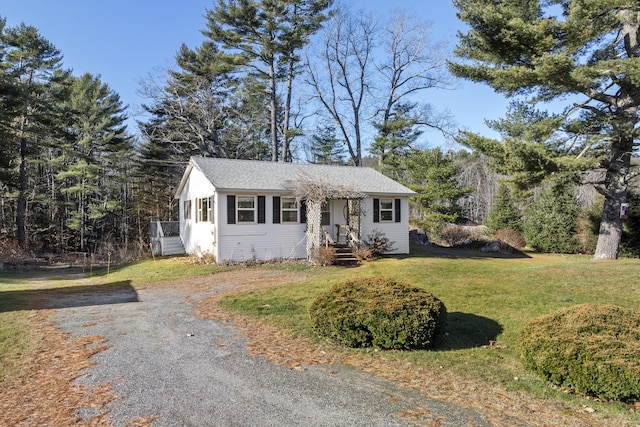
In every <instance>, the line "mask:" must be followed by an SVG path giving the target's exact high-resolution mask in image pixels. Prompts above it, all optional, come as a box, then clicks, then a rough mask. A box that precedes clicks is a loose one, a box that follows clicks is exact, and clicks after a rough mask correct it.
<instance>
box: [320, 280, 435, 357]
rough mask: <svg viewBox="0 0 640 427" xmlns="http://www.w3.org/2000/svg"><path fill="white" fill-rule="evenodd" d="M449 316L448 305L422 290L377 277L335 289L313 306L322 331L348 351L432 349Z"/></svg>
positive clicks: (321, 333) (354, 281)
mask: <svg viewBox="0 0 640 427" xmlns="http://www.w3.org/2000/svg"><path fill="white" fill-rule="evenodd" d="M446 315H447V311H446V308H445V306H444V304H443V303H442V302H441V301H440V300H438V299H437V298H436V297H434V296H433V295H432V294H430V293H428V292H426V291H424V290H423V289H420V288H416V287H413V286H409V285H406V284H403V283H399V282H396V281H395V280H393V279H388V278H377V277H369V278H363V279H355V280H352V281H347V282H344V283H340V284H337V285H334V286H333V287H332V288H331V289H330V290H329V291H328V292H326V293H324V294H322V295H319V296H318V297H317V298H316V299H315V300H314V301H313V303H312V304H311V307H310V316H311V323H312V324H313V326H314V328H315V330H316V331H317V333H318V334H320V335H321V336H325V337H328V338H330V339H332V340H334V341H336V342H338V343H339V344H342V345H346V346H348V347H376V348H382V349H406V350H409V349H420V348H429V347H432V346H433V343H434V340H435V339H436V337H437V336H438V335H440V333H441V332H442V330H443V328H444V326H445V323H446Z"/></svg>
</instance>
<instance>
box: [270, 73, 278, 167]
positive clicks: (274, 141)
mask: <svg viewBox="0 0 640 427" xmlns="http://www.w3.org/2000/svg"><path fill="white" fill-rule="evenodd" d="M269 108H270V110H271V112H270V113H271V116H270V120H271V161H272V162H277V161H278V148H279V147H278V110H277V108H278V94H277V93H276V71H275V65H274V64H273V61H272V62H271V63H270V64H269Z"/></svg>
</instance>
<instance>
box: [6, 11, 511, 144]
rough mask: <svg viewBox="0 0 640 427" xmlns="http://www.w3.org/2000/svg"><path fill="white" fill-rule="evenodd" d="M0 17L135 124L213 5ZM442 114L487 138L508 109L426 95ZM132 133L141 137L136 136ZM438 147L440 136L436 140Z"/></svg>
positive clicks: (480, 90)
mask: <svg viewBox="0 0 640 427" xmlns="http://www.w3.org/2000/svg"><path fill="white" fill-rule="evenodd" d="M4 3H8V4H3V5H2V7H1V8H0V15H1V16H2V17H4V18H6V19H7V24H8V25H9V26H15V25H18V24H20V23H21V22H24V23H25V24H27V25H32V26H34V27H36V28H37V29H38V30H39V31H40V33H41V35H42V36H43V37H45V38H46V39H47V40H49V41H50V42H51V43H53V44H54V45H55V46H56V47H57V48H58V49H59V50H60V51H61V53H62V54H63V56H64V59H63V65H64V67H66V68H72V69H73V70H74V74H76V75H81V74H83V73H85V72H89V73H91V74H96V75H98V74H99V75H100V76H101V78H102V80H103V81H104V82H105V83H107V84H108V85H109V86H110V87H111V88H112V89H114V90H115V91H116V92H118V93H119V94H120V96H121V98H122V100H123V102H124V103H125V104H127V105H129V107H130V111H129V115H130V116H131V117H132V118H135V117H136V114H138V112H139V110H140V108H139V106H140V104H141V103H143V102H145V101H144V100H143V99H141V98H140V97H139V96H138V94H137V91H138V89H139V87H140V81H141V80H143V79H145V78H146V77H147V76H148V75H149V73H151V72H152V71H153V70H154V68H156V67H163V66H166V65H169V64H171V63H172V62H173V57H174V55H175V53H176V51H177V50H178V48H179V47H180V45H181V44H182V43H185V44H187V45H188V46H189V47H195V46H197V45H199V44H200V42H201V41H202V39H203V38H202V35H201V34H200V30H201V29H203V28H204V26H205V20H204V14H205V11H206V9H207V8H209V7H211V6H212V4H213V1H212V0H183V1H176V0H173V1H168V0H157V1H144V0H129V1H124V0H110V1H98V0H19V1H14V0H4ZM350 3H351V4H352V7H353V8H354V9H364V10H371V11H376V12H378V13H380V14H383V15H384V14H387V13H388V12H390V10H391V8H392V7H393V8H402V9H407V10H409V11H412V12H415V14H416V16H419V17H421V18H423V19H425V20H428V21H430V22H431V23H432V25H433V27H434V29H435V36H436V37H437V38H438V39H439V40H449V42H450V44H451V48H453V47H454V44H455V42H456V37H455V35H456V31H457V30H458V29H460V28H462V24H461V23H460V22H459V21H458V20H457V18H456V16H455V9H454V8H453V6H452V5H451V4H450V2H449V1H446V0H444V1H439V0H422V1H417V0H413V1H411V0H396V1H394V2H393V3H392V6H391V5H390V2H389V1H388V0H352V1H351V2H350ZM425 97H427V100H428V101H429V102H430V103H431V104H432V105H433V106H434V107H436V108H437V109H439V110H449V111H450V112H451V113H452V114H453V116H454V117H455V119H456V120H457V122H458V124H459V125H460V127H461V128H465V129H469V130H473V131H476V132H479V133H482V134H489V133H490V131H489V130H488V129H487V127H486V126H485V125H484V119H486V118H489V119H496V118H499V117H501V116H502V115H503V114H504V112H505V108H506V106H507V103H508V102H507V101H506V100H505V99H504V98H503V97H502V96H501V95H497V94H495V93H493V91H492V90H491V89H490V88H488V87H487V86H485V85H480V84H473V83H470V82H463V81H460V82H458V88H457V89H456V90H449V91H442V92H435V91H433V92H429V93H425ZM131 131H132V132H133V131H134V129H131ZM429 137H430V138H433V139H434V143H435V144H438V141H437V139H438V136H436V135H433V136H429Z"/></svg>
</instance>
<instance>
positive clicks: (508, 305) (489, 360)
mask: <svg viewBox="0 0 640 427" xmlns="http://www.w3.org/2000/svg"><path fill="white" fill-rule="evenodd" d="M413 250H414V253H413V254H412V255H411V256H404V257H390V258H384V259H381V260H377V261H371V262H367V263H365V264H363V265H361V266H359V267H355V268H338V267H329V268H312V267H305V266H303V265H302V264H282V265H267V266H264V267H260V266H258V267H252V268H258V269H259V268H269V269H273V268H286V269H294V270H304V271H305V275H306V277H307V278H308V279H306V280H305V281H304V282H300V283H295V284H288V285H282V286H279V287H271V288H266V289H264V290H260V291H253V292H248V293H244V294H235V295H231V296H228V297H226V299H224V300H223V301H222V303H223V304H224V305H225V306H226V307H228V308H230V309H232V310H237V311H240V312H243V313H247V314H250V315H252V316H256V317H259V318H262V319H264V320H266V321H269V322H272V323H274V324H277V325H279V326H281V327H282V328H284V329H287V330H289V331H292V332H293V333H295V334H299V335H302V336H304V337H307V338H309V339H311V340H318V338H316V337H315V336H314V334H313V331H312V328H311V325H310V322H309V316H308V307H309V305H310V304H311V302H312V301H313V299H314V298H315V297H316V296H317V295H318V294H320V293H322V292H325V291H326V290H328V289H329V288H330V286H331V285H332V284H334V283H337V282H340V281H343V280H345V279H349V278H354V277H362V276H370V275H374V276H389V277H393V278H395V279H396V280H401V281H405V282H407V283H410V284H412V285H416V286H419V287H421V288H424V289H425V290H427V291H429V292H432V293H433V294H434V295H435V296H436V297H438V298H439V299H440V300H441V301H443V302H444V304H445V305H446V307H447V311H448V313H449V324H448V327H447V332H448V335H447V336H446V338H445V339H444V340H442V341H441V342H440V343H439V344H438V346H437V347H436V349H435V350H433V351H416V352H404V353H403V352H388V353H386V352H379V353H378V354H379V355H380V356H381V357H387V355H388V357H395V358H398V357H401V358H406V359H407V360H411V361H412V363H416V364H420V365H421V366H423V367H426V368H427V369H428V367H429V366H433V367H434V368H435V367H438V368H439V369H448V370H450V371H451V372H453V373H455V374H457V375H461V376H465V377H469V378H473V379H476V380H479V381H487V382H491V383H494V384H498V385H500V386H501V387H504V388H505V389H507V390H520V391H525V392H527V393H532V394H534V395H538V396H546V397H550V398H553V399H563V400H566V401H567V403H569V404H570V405H574V406H576V407H578V408H579V407H581V406H582V405H589V406H593V407H595V408H596V409H597V410H598V411H599V412H601V413H605V414H611V416H614V417H618V416H624V417H627V419H629V418H628V417H631V419H632V420H634V421H636V420H637V421H638V422H640V417H637V416H636V415H634V414H629V411H628V409H626V408H625V407H623V406H622V405H617V404H599V403H596V402H592V401H587V400H585V399H581V398H579V397H575V396H570V395H566V394H564V393H561V392H558V391H555V390H554V389H552V388H550V387H548V386H547V385H546V384H545V383H544V382H542V381H540V380H538V379H536V378H534V377H532V376H531V375H530V374H528V373H527V372H525V371H524V370H523V368H522V364H521V363H520V359H519V357H518V349H517V345H516V342H517V337H518V333H519V331H520V330H521V328H522V326H523V325H524V324H525V323H526V322H527V321H528V320H529V319H532V318H534V317H536V316H538V315H541V314H544V313H549V312H551V311H554V310H556V309H558V308H561V307H565V306H569V305H573V304H579V303H583V302H599V303H608V304H616V305H620V306H624V307H629V308H633V309H636V310H639V309H640V279H639V278H638V277H637V276H638V272H639V271H640V260H628V259H623V260H617V261H601V262H593V261H591V259H590V258H589V257H585V256H566V255H531V256H528V257H519V258H504V257H502V258H492V257H490V256H483V255H482V254H480V253H471V252H462V251H435V250H433V249H432V248H424V247H416V248H413ZM222 270H228V268H222V267H215V266H211V265H198V264H190V263H189V261H188V259H187V258H164V259H158V260H157V261H153V260H145V261H141V262H137V263H132V264H128V265H124V266H121V267H116V268H112V269H111V271H110V274H109V275H106V270H104V269H101V270H94V271H93V272H92V276H91V277H89V275H88V273H86V274H84V276H82V275H81V276H80V278H79V279H76V280H67V279H64V278H63V277H62V275H61V276H60V277H56V276H55V275H52V276H51V277H49V278H48V279H46V280H39V281H34V280H32V279H33V278H34V275H33V274H31V273H22V274H18V273H6V272H5V273H0V362H1V366H2V371H1V372H0V382H1V380H2V379H3V378H5V377H7V376H11V375H15V373H16V366H18V367H19V364H16V363H15V361H16V360H21V359H27V360H28V355H29V352H30V351H34V348H35V347H34V345H35V344H33V343H34V342H37V339H36V338H37V337H33V336H32V333H31V331H30V327H29V325H30V315H31V314H32V313H33V311H32V310H31V308H30V300H31V299H33V297H34V295H37V294H38V292H34V290H47V289H58V290H59V291H62V292H64V291H65V289H66V288H68V289H71V288H73V287H78V286H91V285H111V286H119V285H120V284H126V285H127V286H132V287H133V288H140V287H149V286H162V283H163V282H167V281H171V280H175V279H186V278H189V277H197V276H203V275H208V274H215V273H216V272H218V271H222ZM62 273H63V272H62ZM357 351H362V352H363V353H365V352H367V350H357ZM440 367H442V368H440ZM634 417H636V418H634Z"/></svg>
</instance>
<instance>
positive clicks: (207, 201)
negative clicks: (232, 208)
mask: <svg viewBox="0 0 640 427" xmlns="http://www.w3.org/2000/svg"><path fill="white" fill-rule="evenodd" d="M213 221H214V215H213V197H203V198H200V199H196V222H213Z"/></svg>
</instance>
